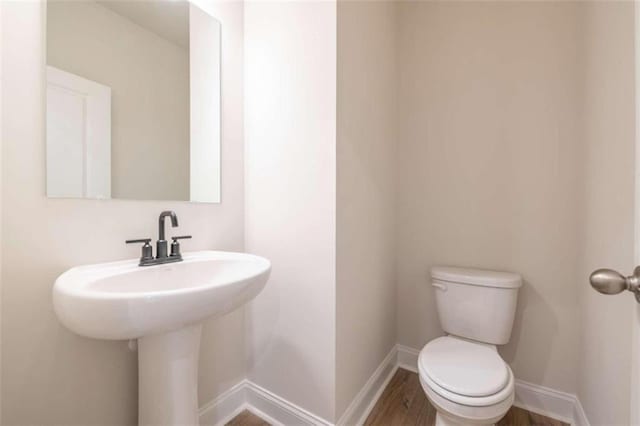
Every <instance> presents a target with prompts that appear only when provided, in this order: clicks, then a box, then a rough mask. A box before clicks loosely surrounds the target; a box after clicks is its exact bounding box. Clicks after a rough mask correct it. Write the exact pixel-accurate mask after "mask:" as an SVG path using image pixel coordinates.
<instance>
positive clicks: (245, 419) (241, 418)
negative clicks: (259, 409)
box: [226, 410, 270, 426]
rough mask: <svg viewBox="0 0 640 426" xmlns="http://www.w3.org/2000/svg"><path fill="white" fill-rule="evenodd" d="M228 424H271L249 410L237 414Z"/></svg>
mask: <svg viewBox="0 0 640 426" xmlns="http://www.w3.org/2000/svg"><path fill="white" fill-rule="evenodd" d="M226 426H270V425H269V423H267V422H265V421H264V420H262V419H261V418H260V417H258V416H256V415H255V414H253V413H252V412H250V411H248V410H244V411H243V412H242V413H240V414H238V415H237V416H235V417H234V418H233V419H231V421H230V422H229V423H227V424H226Z"/></svg>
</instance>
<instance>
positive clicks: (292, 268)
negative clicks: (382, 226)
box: [244, 1, 336, 421]
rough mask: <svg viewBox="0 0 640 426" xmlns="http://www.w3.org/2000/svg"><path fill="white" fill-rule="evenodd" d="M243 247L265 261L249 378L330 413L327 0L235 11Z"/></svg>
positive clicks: (332, 156)
mask: <svg viewBox="0 0 640 426" xmlns="http://www.w3.org/2000/svg"><path fill="white" fill-rule="evenodd" d="M244 10H245V15H244V17H245V84H246V97H245V145H246V157H245V161H246V168H245V170H246V174H245V179H246V210H245V211H246V215H245V233H246V249H247V251H249V252H252V253H256V254H259V255H263V256H265V257H267V258H268V259H270V260H271V262H272V265H273V269H272V273H271V278H270V280H269V283H268V284H267V286H266V287H265V289H264V290H263V291H262V293H261V294H259V295H258V297H257V298H256V299H255V300H254V301H253V302H252V303H250V304H249V305H248V308H247V318H246V320H247V329H246V336H247V341H248V353H249V355H250V358H249V365H248V369H249V378H250V379H251V380H252V381H254V382H255V383H257V384H258V385H260V386H263V387H265V388H267V389H268V390H270V391H271V392H274V393H275V394H276V395H279V396H281V397H283V398H285V399H286V400H288V401H291V402H293V403H294V404H297V405H299V406H301V407H303V408H305V409H306V410H308V411H310V412H311V413H314V414H316V415H318V416H320V417H322V418H324V419H328V420H329V421H331V420H332V419H333V418H334V414H335V345H336V342H335V332H336V331H335V330H336V318H335V314H336V312H335V305H336V291H335V285H336V283H335V262H336V241H335V238H336V227H335V215H336V3H335V2H334V1H327V2H249V3H246V4H245V9H244Z"/></svg>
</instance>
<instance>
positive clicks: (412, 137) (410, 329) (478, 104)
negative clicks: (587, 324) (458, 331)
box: [397, 2, 587, 392]
mask: <svg viewBox="0 0 640 426" xmlns="http://www.w3.org/2000/svg"><path fill="white" fill-rule="evenodd" d="M580 7H581V6H580V5H579V4H578V3H559V2H558V3H539V2H533V3H523V2H467V3H463V2H458V3H453V2H451V3H445V2H411V3H402V4H401V6H400V22H399V27H400V34H399V47H398V49H399V55H400V56H399V58H400V59H399V66H400V75H399V81H400V89H399V95H400V117H401V119H400V122H399V126H400V132H399V136H400V139H399V144H400V145H399V152H398V198H399V202H398V206H399V211H398V219H397V221H398V252H397V256H398V257H397V259H398V278H397V279H398V340H399V342H400V343H402V344H405V345H408V346H411V347H414V348H421V347H422V346H423V345H424V344H425V343H426V342H427V341H428V340H430V339H433V338H434V337H436V336H438V335H440V334H441V333H442V330H441V329H440V325H439V322H438V318H437V314H436V307H435V300H434V297H433V292H432V290H431V288H430V287H429V285H428V283H429V268H430V267H431V266H433V265H461V266H472V267H480V268H488V269H498V270H511V271H516V272H519V273H521V274H522V276H523V277H524V280H525V285H524V287H523V288H522V290H521V292H520V298H519V304H518V311H517V318H516V322H515V327H514V331H513V335H512V338H511V342H510V343H509V344H508V345H507V346H506V347H504V348H501V349H500V351H501V353H502V355H503V356H504V357H505V359H506V360H507V361H508V362H509V363H510V365H511V366H512V368H513V370H514V373H515V375H516V377H517V378H519V379H522V380H526V381H530V382H533V383H536V384H540V385H545V386H549V387H551V388H554V389H559V390H564V391H571V392H575V391H576V389H577V373H578V371H577V362H576V360H577V359H578V358H579V357H580V356H581V352H580V350H579V346H578V344H579V330H580V328H579V312H580V311H579V305H578V301H577V294H576V289H577V285H578V283H577V281H578V280H579V276H578V268H579V262H578V253H579V252H580V243H581V240H580V231H581V219H580V218H581V205H580V202H581V199H582V188H583V185H582V179H583V175H582V167H581V164H582V161H583V151H584V148H583V142H582V133H581V130H582V129H581V124H582V123H581V121H580V120H581V102H582V90H583V87H582V78H581V76H582V74H583V72H582V66H583V63H582V56H581V52H582V50H581V46H582V44H583V42H582V38H581V37H582V34H581V11H580ZM581 279H582V280H581V281H580V285H587V284H586V282H585V281H584V280H585V279H586V278H585V277H581Z"/></svg>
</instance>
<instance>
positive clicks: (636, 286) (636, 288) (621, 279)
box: [589, 266, 640, 303]
mask: <svg viewBox="0 0 640 426" xmlns="http://www.w3.org/2000/svg"><path fill="white" fill-rule="evenodd" d="M589 282H591V287H593V288H594V289H596V290H597V291H599V292H600V293H602V294H618V293H622V292H623V291H624V290H629V291H631V292H632V293H634V294H635V296H636V300H637V301H638V303H640V266H636V269H635V270H634V271H633V275H629V276H628V277H625V276H624V275H622V274H621V273H620V272H618V271H614V270H613V269H596V270H595V271H593V272H592V273H591V275H590V276H589Z"/></svg>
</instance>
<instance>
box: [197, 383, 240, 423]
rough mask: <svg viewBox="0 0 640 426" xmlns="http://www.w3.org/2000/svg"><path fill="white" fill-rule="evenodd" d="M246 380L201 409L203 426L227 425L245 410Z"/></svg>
mask: <svg viewBox="0 0 640 426" xmlns="http://www.w3.org/2000/svg"><path fill="white" fill-rule="evenodd" d="M244 385H245V380H242V381H240V382H238V383H236V384H235V385H233V386H231V388H230V389H228V390H226V391H225V392H223V393H222V394H221V395H220V396H218V397H217V398H215V399H214V400H213V401H211V402H208V403H207V404H205V405H203V406H202V407H200V410H199V411H200V413H199V414H200V424H201V425H202V426H205V425H206V426H217V425H223V424H225V423H227V422H228V421H229V420H231V419H232V418H234V417H235V416H237V415H238V414H240V412H241V411H242V410H244V409H245V405H246V396H245V387H244Z"/></svg>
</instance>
